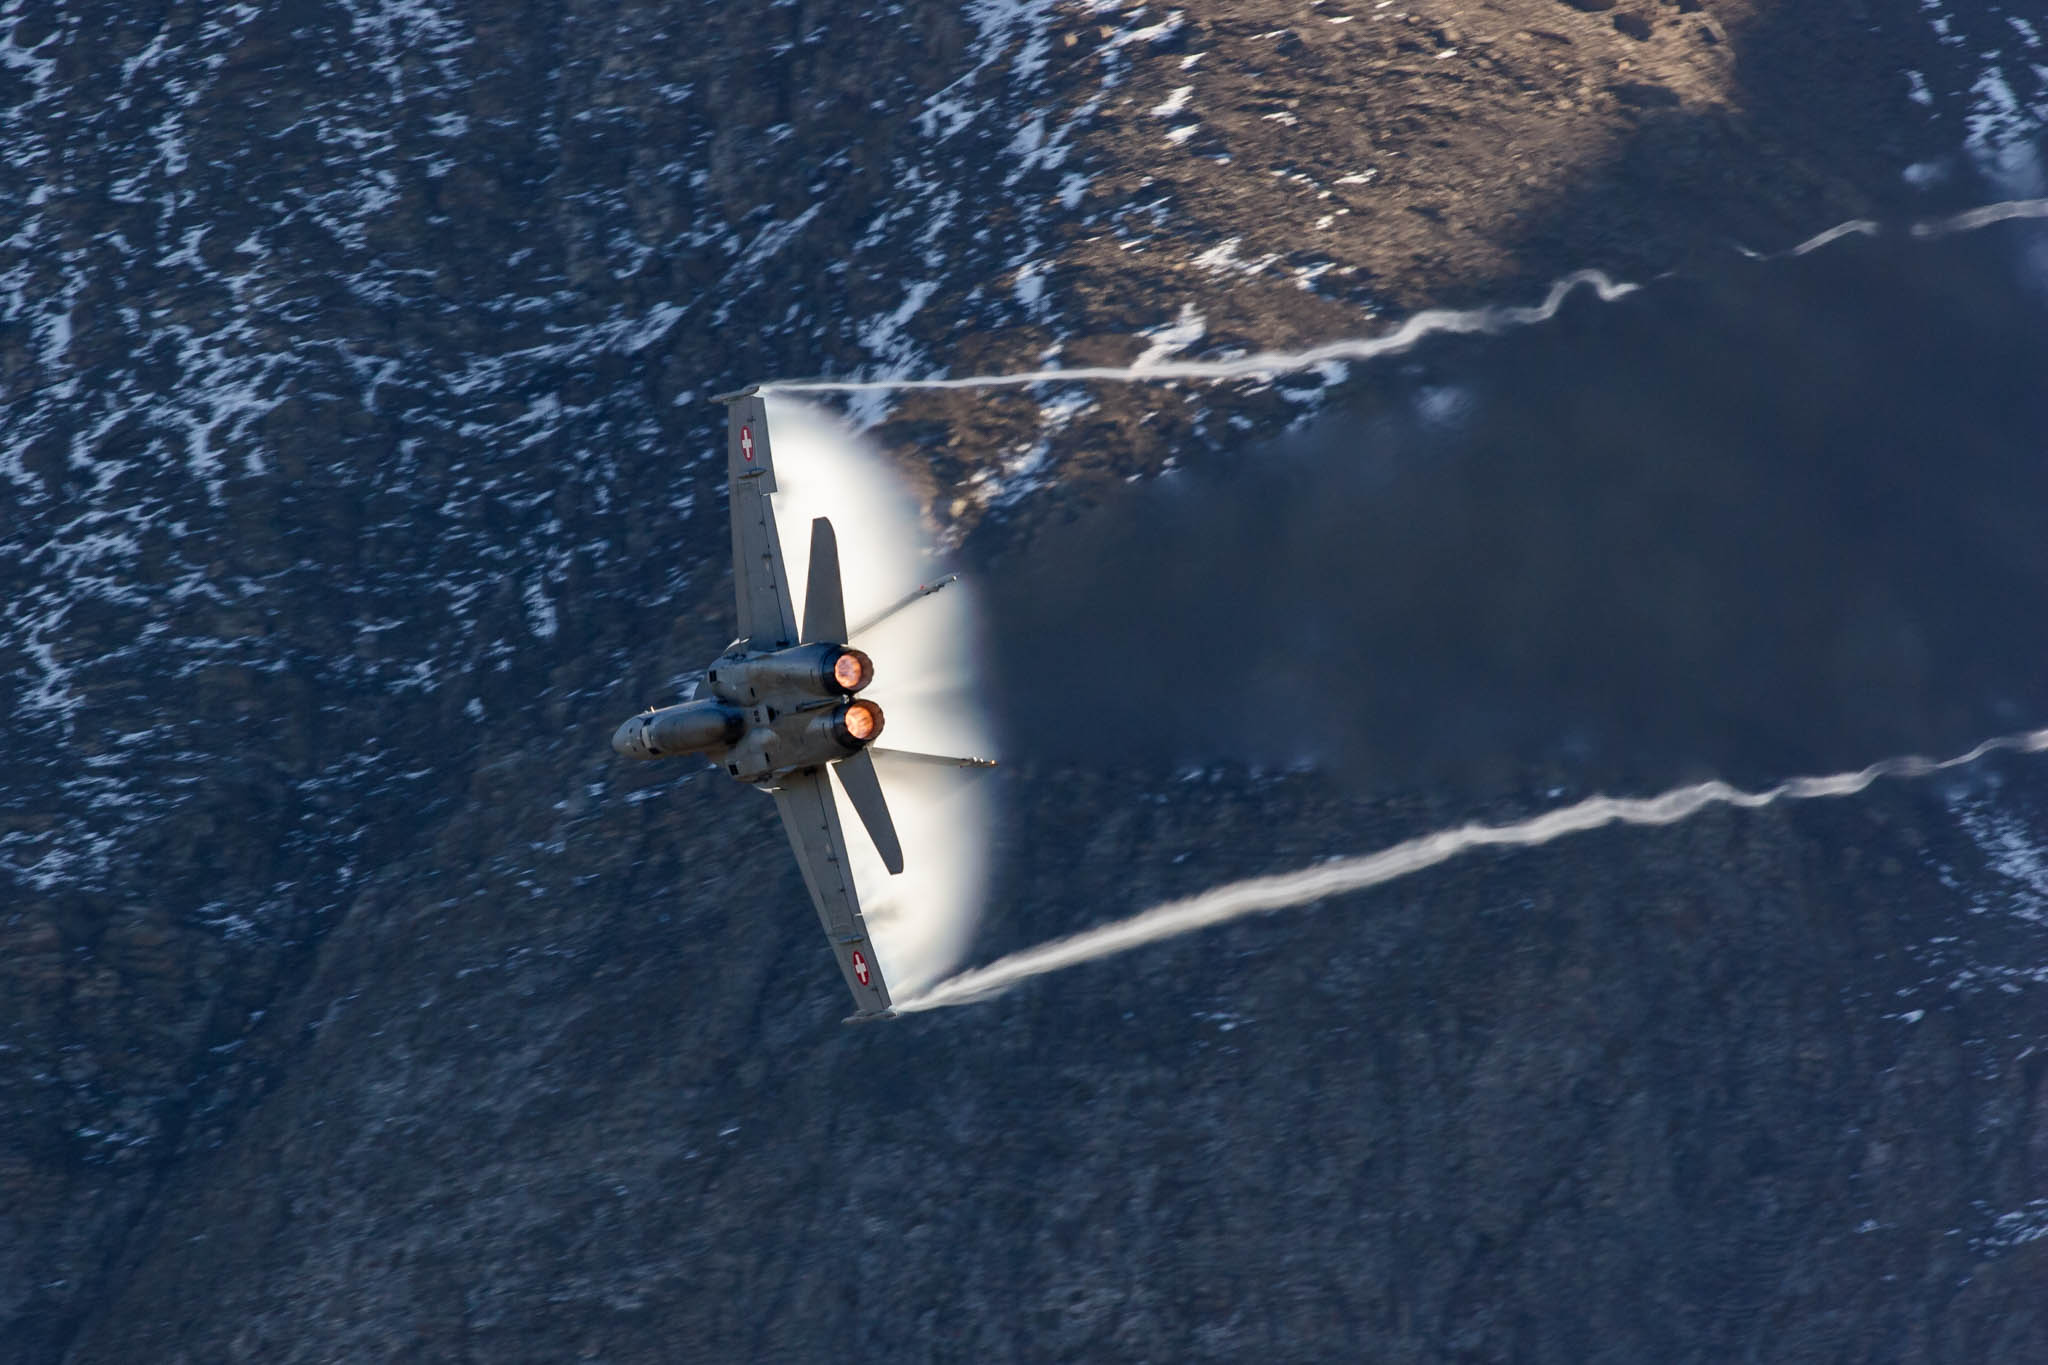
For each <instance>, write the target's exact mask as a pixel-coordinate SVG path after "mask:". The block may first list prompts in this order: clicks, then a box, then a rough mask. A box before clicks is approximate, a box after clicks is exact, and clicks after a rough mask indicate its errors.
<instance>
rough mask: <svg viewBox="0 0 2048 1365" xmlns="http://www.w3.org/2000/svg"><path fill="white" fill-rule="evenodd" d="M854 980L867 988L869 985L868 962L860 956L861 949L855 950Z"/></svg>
mask: <svg viewBox="0 0 2048 1365" xmlns="http://www.w3.org/2000/svg"><path fill="white" fill-rule="evenodd" d="M853 979H854V980H856V981H858V982H860V984H861V985H863V986H865V985H867V984H868V960H867V959H866V958H864V957H862V956H861V955H860V949H858V948H855V949H854V950H853Z"/></svg>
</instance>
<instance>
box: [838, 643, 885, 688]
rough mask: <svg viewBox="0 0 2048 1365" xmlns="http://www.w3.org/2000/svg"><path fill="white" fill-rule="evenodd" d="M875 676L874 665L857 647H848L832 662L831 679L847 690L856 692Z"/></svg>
mask: <svg viewBox="0 0 2048 1365" xmlns="http://www.w3.org/2000/svg"><path fill="white" fill-rule="evenodd" d="M874 678H875V670H874V665H872V664H870V663H869V662H868V656H867V655H865V654H863V653H861V652H860V651H859V650H857V649H849V650H847V651H846V652H845V653H843V654H841V655H840V656H839V657H838V658H837V659H835V660H833V663H832V681H833V682H835V683H838V684H839V685H840V686H841V687H842V688H844V689H846V690H847V691H848V692H858V691H860V690H861V689H862V688H863V687H866V686H867V685H868V684H869V683H871V682H873V681H874Z"/></svg>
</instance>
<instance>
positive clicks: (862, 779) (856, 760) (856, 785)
mask: <svg viewBox="0 0 2048 1365" xmlns="http://www.w3.org/2000/svg"><path fill="white" fill-rule="evenodd" d="M832 769H833V771H834V772H836V773H838V774H839V785H840V786H841V787H843V788H845V789H846V799H847V800H848V801H851V802H852V803H853V810H854V814H856V815H858V816H860V822H861V823H862V824H863V825H866V826H867V827H868V837H869V838H870V839H873V840H874V841H875V851H876V852H877V853H879V854H881V855H882V866H884V867H886V868H888V869H889V875H890V876H892V877H893V876H895V875H896V874H897V873H899V872H901V871H902V870H903V845H902V844H900V843H898V842H897V840H896V822H895V821H894V820H891V819H890V818H889V803H888V802H887V801H885V800H883V799H882V779H881V778H879V777H877V776H876V775H875V760H873V759H872V758H869V757H868V751H867V750H866V749H862V750H861V751H860V752H859V753H856V754H854V755H853V756H852V757H850V758H842V759H840V760H839V761H838V762H837V763H835V764H833V765H832Z"/></svg>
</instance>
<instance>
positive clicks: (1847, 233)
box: [761, 199, 2048, 393]
mask: <svg viewBox="0 0 2048 1365" xmlns="http://www.w3.org/2000/svg"><path fill="white" fill-rule="evenodd" d="M2013 218H2048V199H2017V200H2012V201H2009V202H2006V203H2000V204H1986V205H1984V206H1982V207H1981V208H1974V209H1969V210H1966V211H1965V212H1962V213H1958V214H1954V215H1952V216H1950V217H1947V218H1937V219H1930V220H1927V221H1924V222H1918V223H1914V224H1913V225H1912V226H1911V227H1909V228H1908V229H1907V232H1908V233H1909V234H1910V235H1911V236H1914V237H1919V238H1932V237H1945V236H1948V235H1949V234H1951V233H1957V232H1975V231H1977V230H1978V229H1979V228H1984V227H1989V226H1990V225H1991V224H1993V223H2001V222H2005V221H2007V220H2008V219H2013ZM1883 231H1884V227H1883V225H1882V224H1880V223H1878V222H1875V221H1873V220H1872V219H1868V218H1855V219H1851V220H1850V221H1848V222H1846V223H1840V224H1837V225H1836V226H1834V227H1831V228H1829V229H1828V230H1827V231H1826V232H1823V233H1819V234H1818V235H1816V236H1813V237H1810V238H1808V239H1807V240H1806V241H1804V242H1801V243H1800V244H1799V245H1798V246H1795V247H1791V248H1789V249H1788V250H1785V251H1781V252H1773V253H1762V252H1755V251H1751V250H1749V249H1748V248H1747V247H1737V250H1739V251H1741V252H1742V254H1743V255H1745V256H1748V257H1751V258H1752V259H1755V260H1771V259H1775V258H1776V257H1780V256H1804V255H1806V254H1807V253H1808V252H1812V251H1818V250H1819V249H1820V248H1822V247H1824V246H1827V245H1829V244H1830V243H1832V242H1836V241H1839V240H1840V239H1842V238H1843V237H1855V236H1861V237H1874V236H1877V235H1879V234H1880V233H1882V232H1883ZM1580 285H1585V286H1587V287H1589V288H1591V289H1592V290H1593V291H1594V293H1595V294H1597V295H1598V296H1599V298H1600V301H1601V302H1602V303H1612V302H1613V301H1614V300H1616V299H1619V298H1623V297H1625V296H1627V295H1629V294H1632V293H1634V292H1635V291H1636V290H1638V289H1640V288H1641V287H1642V286H1641V285H1636V284H1627V283H1622V282H1617V281H1615V280H1613V279H1610V278H1609V277H1608V276H1607V275H1605V274H1604V273H1602V272H1601V271H1598V270H1579V271H1575V272H1573V273H1572V274H1570V275H1567V276H1565V277H1564V278H1563V279H1561V280H1558V281H1557V282H1556V283H1554V284H1552V285H1551V286H1550V292H1549V294H1547V295H1546V296H1545V297H1544V300H1543V302H1542V303H1540V304H1538V305H1536V306H1535V307H1533V308H1530V307H1509V306H1495V307H1487V308H1465V309H1450V308H1431V309H1426V310H1424V311H1423V312H1420V313H1417V314H1415V315H1414V316H1413V317H1411V318H1409V319H1408V320H1407V321H1406V322H1403V323H1402V324H1401V325H1400V326H1399V327H1396V328H1395V329H1394V330H1393V331H1391V332H1389V333H1387V334H1386V335H1385V336H1378V337H1363V338H1354V339H1347V340H1343V341H1330V342H1325V343H1323V344H1322V345H1320V346H1312V347H1310V348H1308V349H1307V350H1305V351H1260V352H1258V353H1257V354H1254V355H1247V356H1238V357H1236V358H1235V359H1231V360H1160V361H1154V362H1152V363H1151V364H1147V365H1087V366H1078V367H1076V368H1073V369H1049V370H1031V371H1027V372H1025V373H1022V374H984V375H962V376H960V377H958V378H953V379H858V380H857V379H783V380H776V381H773V382H771V383H767V384H763V385H762V386H761V391H762V392H763V393H875V392H894V391H897V390H902V389H1007V388H1025V387H1028V386H1030V385H1032V384H1051V383H1072V382H1074V381H1076V380H1089V379H1099V380H1106V381H1110V382H1117V383H1150V382H1156V381H1160V380H1174V379H1253V378H1258V379H1264V378H1270V377H1271V376H1273V375H1279V374H1295V373H1299V372H1300V371H1303V370H1312V369H1314V368H1315V367H1316V366H1318V365H1323V364H1327V363H1329V362H1331V361H1336V360H1374V359H1377V358H1378V357H1381V356H1387V355H1399V354H1400V353H1402V352H1403V351H1407V350H1411V349H1413V348H1414V347H1415V346H1416V345H1417V344H1418V343H1420V342H1421V341H1423V340H1425V339H1426V338H1428V337H1432V336H1441V335H1469V334H1473V333H1481V334H1489V335H1490V334H1492V333H1496V332H1502V331H1506V330H1508V329H1510V328H1514V327H1529V326H1533V325H1535V324H1537V323H1542V322H1548V321H1549V320H1550V319H1551V317H1553V316H1554V315H1555V314H1556V313H1557V310H1558V308H1559V307H1561V306H1562V305H1563V303H1564V301H1565V300H1566V299H1567V298H1568V297H1570V295H1571V293H1572V291H1573V290H1574V289H1576V288H1578V287H1579V286H1580Z"/></svg>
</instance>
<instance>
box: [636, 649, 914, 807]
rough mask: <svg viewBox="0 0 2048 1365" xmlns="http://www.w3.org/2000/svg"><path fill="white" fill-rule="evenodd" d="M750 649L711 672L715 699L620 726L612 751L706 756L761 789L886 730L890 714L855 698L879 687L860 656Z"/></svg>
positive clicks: (854, 749) (708, 678) (733, 653)
mask: <svg viewBox="0 0 2048 1365" xmlns="http://www.w3.org/2000/svg"><path fill="white" fill-rule="evenodd" d="M746 645H747V642H746V641H744V640H740V641H736V642H734V644H733V645H732V646H731V647H730V648H728V649H727V650H726V652H725V653H724V654H721V655H720V656H719V657H718V658H717V659H716V660H714V661H713V662H712V664H711V667H710V668H708V669H706V670H705V683H706V685H707V686H708V687H709V689H710V691H711V694H712V695H711V697H710V698H707V699H704V700H699V701H687V702H683V703H681V704H680V705H676V706H664V707H661V708H659V709H657V710H648V711H643V712H642V713H641V714H639V715H637V716H634V717H633V718H632V719H630V720H628V721H626V722H625V723H624V724H622V725H620V726H619V728H618V730H617V731H616V732H615V733H614V734H613V735H612V748H613V749H614V750H616V751H617V752H618V753H620V754H623V755H624V756H625V757H627V758H640V759H655V758H672V757H676V756H678V755H681V754H703V755H704V756H705V757H707V758H709V759H710V760H711V761H712V762H713V763H716V764H717V765H718V766H719V767H721V768H724V769H725V770H726V772H727V774H728V775H730V776H732V777H735V778H737V779H739V780H740V781H742V782H747V783H752V784H755V785H757V786H758V785H770V784H773V782H774V781H775V779H776V778H778V777H781V776H784V775H786V774H788V773H792V772H797V771H799V770H802V769H805V768H815V767H818V766H819V765H821V764H825V763H830V762H832V761H834V760H837V759H843V758H845V757H847V756H848V755H850V754H854V753H858V752H859V751H860V750H862V749H864V748H866V747H867V746H868V745H869V744H870V743H872V742H873V741H874V739H875V737H876V736H877V735H879V734H881V733H882V708H881V707H879V706H877V705H876V704H875V703H873V702H871V701H868V700H866V699H865V698H860V697H856V696H855V695H854V694H855V693H857V692H859V691H860V690H861V689H862V688H864V687H866V686H867V685H868V684H869V683H870V682H872V681H873V680H874V672H875V670H874V664H873V662H872V661H870V660H869V658H868V656H867V655H865V654H863V653H862V652H861V651H859V650H857V649H851V648H849V647H847V646H845V645H840V644H829V643H822V642H821V643H814V644H802V645H796V646H794V647H792V648H789V649H778V650H772V651H766V652H758V653H757V652H755V651H752V650H750V649H748V648H747V647H746Z"/></svg>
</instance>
